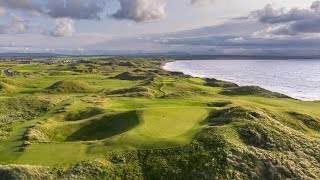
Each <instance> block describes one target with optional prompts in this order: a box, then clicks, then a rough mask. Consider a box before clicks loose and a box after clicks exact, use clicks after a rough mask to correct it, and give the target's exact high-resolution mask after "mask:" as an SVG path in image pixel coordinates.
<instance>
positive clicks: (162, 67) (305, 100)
mask: <svg viewBox="0 0 320 180" xmlns="http://www.w3.org/2000/svg"><path fill="white" fill-rule="evenodd" d="M177 61H194V60H169V61H166V62H164V63H163V64H162V65H161V69H163V70H165V71H170V72H180V73H183V74H186V75H189V76H192V77H195V78H202V79H206V78H214V79H217V80H220V81H224V82H229V83H234V84H237V85H238V86H239V87H244V86H256V87H260V88H262V89H265V90H268V91H271V92H274V93H280V94H284V95H286V96H288V97H289V98H290V99H294V100H297V101H302V102H320V99H319V100H318V99H314V100H313V99H310V100H309V99H299V98H294V97H292V96H291V95H289V94H286V93H282V92H277V91H274V90H270V89H267V88H264V87H261V86H259V85H253V84H252V85H241V84H239V83H237V82H233V81H230V80H221V79H219V78H215V77H208V76H205V75H194V74H192V73H186V72H184V71H172V70H170V69H169V68H168V67H166V66H167V65H168V63H174V62H177Z"/></svg>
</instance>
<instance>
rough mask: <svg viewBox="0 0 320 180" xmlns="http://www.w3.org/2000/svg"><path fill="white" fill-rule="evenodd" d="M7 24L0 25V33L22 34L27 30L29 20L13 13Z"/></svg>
mask: <svg viewBox="0 0 320 180" xmlns="http://www.w3.org/2000/svg"><path fill="white" fill-rule="evenodd" d="M11 16H12V17H11V21H10V23H9V24H4V25H0V34H23V33H26V32H28V31H29V22H28V21H27V20H25V19H23V18H21V17H19V16H17V15H15V14H12V15H11Z"/></svg>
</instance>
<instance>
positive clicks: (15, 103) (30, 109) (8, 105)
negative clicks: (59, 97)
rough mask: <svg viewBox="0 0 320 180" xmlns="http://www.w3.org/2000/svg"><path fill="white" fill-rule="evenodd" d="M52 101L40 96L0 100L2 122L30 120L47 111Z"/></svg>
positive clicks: (0, 119)
mask: <svg viewBox="0 0 320 180" xmlns="http://www.w3.org/2000/svg"><path fill="white" fill-rule="evenodd" d="M51 105H52V103H51V102H50V101H47V100H43V99H40V98H28V97H25V98H7V99H1V100H0V107H1V108H0V122H3V123H10V122H16V121H22V120H30V119H32V118H34V117H35V116H38V115H40V114H41V113H44V112H46V111H47V110H48V109H49V108H50V107H51Z"/></svg>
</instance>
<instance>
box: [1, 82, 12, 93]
mask: <svg viewBox="0 0 320 180" xmlns="http://www.w3.org/2000/svg"><path fill="white" fill-rule="evenodd" d="M14 91H16V87H15V86H13V85H10V84H7V83H4V82H0V92H3V93H11V92H14Z"/></svg>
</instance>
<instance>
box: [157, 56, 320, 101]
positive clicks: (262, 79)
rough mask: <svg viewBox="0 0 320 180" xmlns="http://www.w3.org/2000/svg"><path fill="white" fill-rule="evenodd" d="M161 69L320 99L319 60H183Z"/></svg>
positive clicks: (298, 96)
mask: <svg viewBox="0 0 320 180" xmlns="http://www.w3.org/2000/svg"><path fill="white" fill-rule="evenodd" d="M163 68H164V69H166V70H168V71H179V72H183V73H185V74H188V75H191V76H194V77H207V78H216V79H219V80H224V81H230V82H234V83H237V84H238V85H240V86H245V85H256V86H260V87H263V88H265V89H268V90H271V91H274V92H279V93H282V94H286V95H288V96H290V97H292V98H296V99H300V100H306V101H313V100H320V60H303V59H301V60H188V61H187V60H186V61H175V62H169V63H167V64H165V66H164V67H163Z"/></svg>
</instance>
